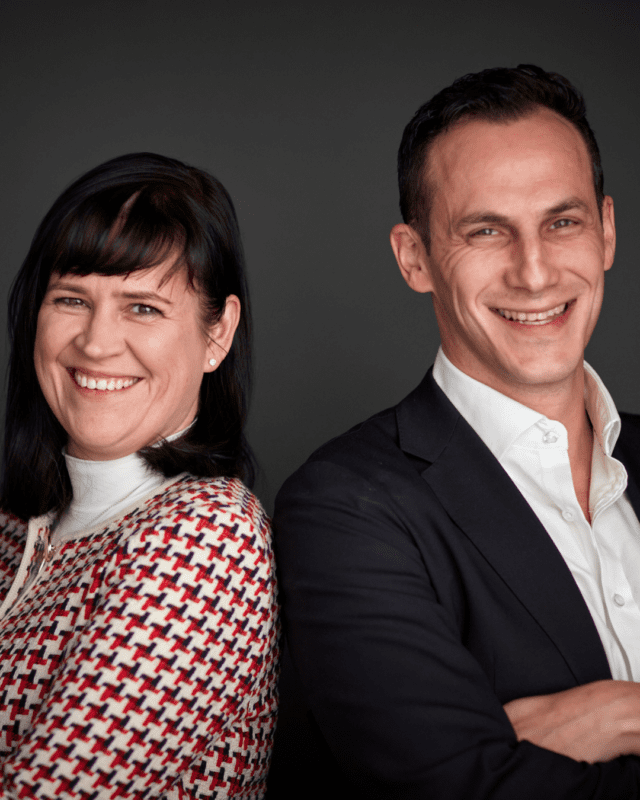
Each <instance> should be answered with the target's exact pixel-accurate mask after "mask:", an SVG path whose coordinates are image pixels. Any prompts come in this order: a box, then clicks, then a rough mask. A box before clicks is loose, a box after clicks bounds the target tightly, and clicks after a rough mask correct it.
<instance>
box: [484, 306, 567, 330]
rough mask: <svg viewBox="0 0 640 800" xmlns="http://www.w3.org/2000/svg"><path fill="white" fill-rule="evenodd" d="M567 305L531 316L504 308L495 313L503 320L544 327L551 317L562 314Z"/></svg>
mask: <svg viewBox="0 0 640 800" xmlns="http://www.w3.org/2000/svg"><path fill="white" fill-rule="evenodd" d="M568 305H569V304H568V303H562V305H559V306H556V307H555V308H551V309H549V311H539V312H534V313H531V314H528V313H526V312H525V311H507V310H506V309H504V308H498V309H497V311H498V314H500V316H501V317H505V319H511V320H513V321H514V322H521V323H523V324H524V325H544V324H545V323H546V322H549V320H550V319H552V318H553V317H557V316H559V315H560V314H564V312H565V311H566V310H567V306H568Z"/></svg>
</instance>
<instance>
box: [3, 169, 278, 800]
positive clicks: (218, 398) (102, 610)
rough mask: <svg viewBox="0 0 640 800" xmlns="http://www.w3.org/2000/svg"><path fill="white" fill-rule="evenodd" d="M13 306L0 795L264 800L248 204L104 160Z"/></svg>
mask: <svg viewBox="0 0 640 800" xmlns="http://www.w3.org/2000/svg"><path fill="white" fill-rule="evenodd" d="M9 316H10V333H11V362H10V375H9V396H8V403H7V416H6V424H5V449H4V477H3V485H2V501H1V502H2V508H3V509H4V512H5V513H4V514H3V515H1V519H0V522H1V524H2V530H3V535H2V536H1V537H0V599H1V600H2V604H1V605H0V765H1V771H0V774H1V777H2V781H1V783H0V787H1V788H0V798H4V797H7V798H8V797H11V798H13V797H29V798H33V797H35V798H45V797H46V798H50V797H65V798H82V799H83V800H86V799H87V798H100V799H102V798H110V797H114V798H115V797H118V798H150V797H158V798H167V799H168V798H172V799H173V798H186V797H189V798H214V797H215V798H219V797H242V798H259V797H262V796H263V794H264V784H265V777H266V772H267V768H268V762H269V757H270V750H271V737H272V731H273V724H274V716H275V710H276V695H275V680H276V670H277V614H276V612H277V607H276V602H275V583H274V573H273V560H272V553H271V545H270V533H269V527H268V521H267V518H266V517H265V515H264V512H263V511H262V508H261V507H260V504H259V503H258V501H257V500H256V498H255V497H254V496H253V495H252V494H251V493H250V492H249V491H248V489H246V488H245V486H244V485H243V483H242V482H241V479H242V478H244V479H245V480H250V479H251V477H252V462H251V456H250V452H249V450H248V448H247V445H246V443H245V440H244V437H243V422H244V418H245V412H246V399H247V388H248V387H247V385H248V379H249V332H250V326H249V314H248V296H247V289H246V285H245V280H244V275H243V256H242V251H241V246H240V238H239V231H238V227H237V220H236V216H235V212H234V209H233V205H232V203H231V199H230V198H229V196H228V194H227V192H226V191H225V189H224V187H223V186H222V185H221V184H220V183H219V182H218V181H217V180H215V179H214V178H212V177H211V176H209V175H207V174H206V173H204V172H201V171H200V170H197V169H193V168H191V167H188V166H186V165H184V164H182V163H180V162H179V161H175V160H173V159H168V158H163V157H161V156H157V155H153V154H149V153H140V154H133V155H128V156H123V157H121V158H116V159H114V160H112V161H109V162H107V163H105V164H103V165H101V166H99V167H97V168H96V169H94V170H92V171H91V172H89V173H87V174H86V175H84V176H83V177H81V178H80V179H79V180H78V181H76V182H75V183H74V184H73V185H72V186H71V187H70V188H69V189H67V190H66V191H65V192H64V193H63V194H62V195H61V197H60V198H59V199H58V200H57V201H56V202H55V203H54V205H53V207H52V209H51V210H50V211H49V213H48V214H47V216H46V217H45V219H44V221H43V222H42V224H41V226H40V228H39V229H38V231H37V233H36V235H35V238H34V241H33V244H32V246H31V249H30V251H29V254H28V255H27V258H26V260H25V262H24V264H23V266H22V269H21V271H20V273H19V274H18V277H17V279H16V282H15V285H14V287H13V290H12V293H11V297H10V301H9Z"/></svg>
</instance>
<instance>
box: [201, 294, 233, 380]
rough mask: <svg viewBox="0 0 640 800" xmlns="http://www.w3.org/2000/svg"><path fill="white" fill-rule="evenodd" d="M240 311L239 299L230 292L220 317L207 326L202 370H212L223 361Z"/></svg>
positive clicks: (231, 341)
mask: <svg viewBox="0 0 640 800" xmlns="http://www.w3.org/2000/svg"><path fill="white" fill-rule="evenodd" d="M241 311H242V309H241V308H240V301H239V300H238V298H237V297H236V296H235V294H230V295H229V296H228V297H227V299H226V301H225V304H224V311H223V312H222V314H221V315H220V319H219V320H218V321H217V322H216V323H214V324H213V325H212V326H211V327H210V328H209V331H208V337H209V344H208V345H207V352H206V356H205V363H204V367H203V369H204V372H213V371H214V370H215V369H218V367H219V366H220V364H221V363H222V362H223V361H224V358H225V356H226V355H227V353H228V352H229V349H230V348H231V344H232V343H233V335H234V334H235V332H236V328H237V327H238V323H239V322H240V313H241ZM211 361H213V364H212V363H211Z"/></svg>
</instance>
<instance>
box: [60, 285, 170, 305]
mask: <svg viewBox="0 0 640 800" xmlns="http://www.w3.org/2000/svg"><path fill="white" fill-rule="evenodd" d="M53 290H56V291H63V292H75V293H76V294H82V295H87V294H88V292H87V290H86V289H85V288H84V287H83V286H82V284H80V283H73V282H71V281H56V282H55V283H52V284H50V285H49V287H48V289H47V291H53ZM118 296H119V297H122V298H124V299H125V300H139V301H143V300H144V301H153V302H154V303H158V302H160V303H164V304H165V305H168V306H173V305H174V303H173V301H172V300H169V298H168V297H165V296H164V295H161V294H158V293H157V292H148V291H139V292H118Z"/></svg>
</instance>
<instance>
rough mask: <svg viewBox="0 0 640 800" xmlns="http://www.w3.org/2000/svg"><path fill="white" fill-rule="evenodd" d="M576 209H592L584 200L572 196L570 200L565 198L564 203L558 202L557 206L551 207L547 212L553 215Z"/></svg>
mask: <svg viewBox="0 0 640 800" xmlns="http://www.w3.org/2000/svg"><path fill="white" fill-rule="evenodd" d="M574 209H579V210H580V211H589V210H590V209H589V205H588V204H587V203H585V202H584V200H581V199H580V198H579V197H570V198H569V199H568V200H564V201H563V202H562V203H558V205H557V206H554V207H553V208H550V209H549V210H548V211H547V214H548V215H549V216H550V217H553V216H554V215H555V214H564V212H565V211H573V210H574Z"/></svg>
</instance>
